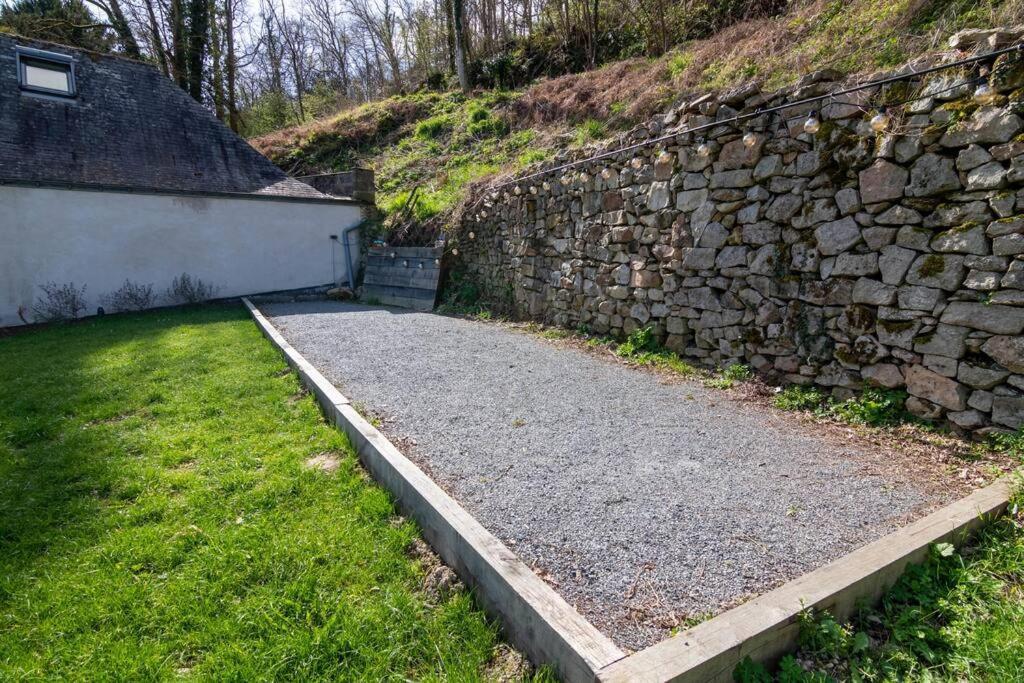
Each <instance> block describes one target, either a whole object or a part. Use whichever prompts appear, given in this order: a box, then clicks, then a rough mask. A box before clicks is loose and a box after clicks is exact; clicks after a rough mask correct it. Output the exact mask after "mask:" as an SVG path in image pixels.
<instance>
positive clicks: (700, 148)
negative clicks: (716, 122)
mask: <svg viewBox="0 0 1024 683" xmlns="http://www.w3.org/2000/svg"><path fill="white" fill-rule="evenodd" d="M697 154H699V155H700V156H702V157H709V156H711V145H709V144H708V143H706V142H702V143H700V144H699V145H697Z"/></svg>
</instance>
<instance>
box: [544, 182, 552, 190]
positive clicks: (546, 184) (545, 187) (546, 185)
mask: <svg viewBox="0 0 1024 683" xmlns="http://www.w3.org/2000/svg"><path fill="white" fill-rule="evenodd" d="M543 187H544V191H545V192H547V191H548V190H550V189H551V183H549V182H548V181H546V180H545V181H544V185H543Z"/></svg>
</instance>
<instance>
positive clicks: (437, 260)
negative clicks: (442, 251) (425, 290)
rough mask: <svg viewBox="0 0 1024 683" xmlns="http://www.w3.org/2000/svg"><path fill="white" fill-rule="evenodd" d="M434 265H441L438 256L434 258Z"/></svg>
mask: <svg viewBox="0 0 1024 683" xmlns="http://www.w3.org/2000/svg"><path fill="white" fill-rule="evenodd" d="M434 265H435V266H439V265H441V259H439V258H436V259H434Z"/></svg>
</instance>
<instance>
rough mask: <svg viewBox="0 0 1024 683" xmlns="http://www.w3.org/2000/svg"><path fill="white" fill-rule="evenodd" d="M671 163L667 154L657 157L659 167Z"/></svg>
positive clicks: (669, 155)
mask: <svg viewBox="0 0 1024 683" xmlns="http://www.w3.org/2000/svg"><path fill="white" fill-rule="evenodd" d="M671 161H672V155H671V154H669V153H668V152H662V153H661V154H659V155H658V164H659V165H661V166H665V165H666V164H669V163H671Z"/></svg>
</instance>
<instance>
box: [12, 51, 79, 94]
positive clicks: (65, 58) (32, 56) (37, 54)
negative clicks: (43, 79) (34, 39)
mask: <svg viewBox="0 0 1024 683" xmlns="http://www.w3.org/2000/svg"><path fill="white" fill-rule="evenodd" d="M15 50H16V52H17V55H18V59H17V63H18V85H19V86H20V87H21V89H22V90H27V91H29V92H37V93H42V94H44V95H53V96H56V97H67V98H73V97H75V96H76V95H77V92H78V91H77V88H76V87H75V61H74V59H72V57H71V55H62V54H60V53H58V52H47V51H45V50H36V49H34V48H30V47H21V46H20V45H19V46H17V47H16V48H15ZM26 61H28V62H44V63H50V64H53V65H54V66H57V67H60V68H62V69H67V74H68V90H66V91H65V90H55V89H53V88H43V87H40V86H38V85H32V84H30V83H29V82H28V79H27V78H26V74H25V62H26Z"/></svg>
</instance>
